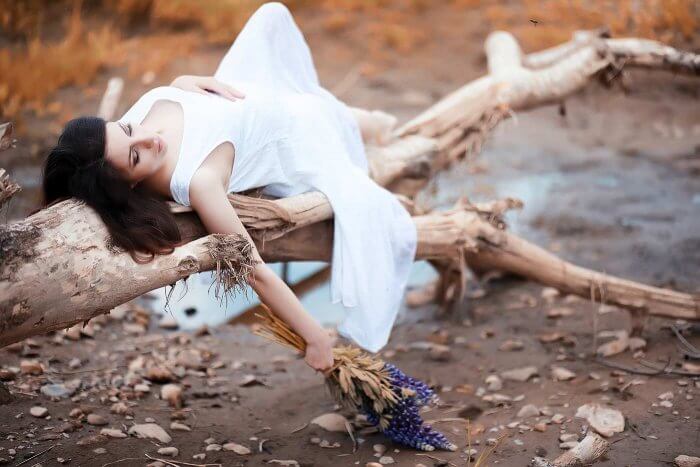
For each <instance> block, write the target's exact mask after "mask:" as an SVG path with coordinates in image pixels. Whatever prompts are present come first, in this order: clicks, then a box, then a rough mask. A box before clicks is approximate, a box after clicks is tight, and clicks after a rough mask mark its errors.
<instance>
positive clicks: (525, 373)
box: [501, 366, 538, 382]
mask: <svg viewBox="0 0 700 467" xmlns="http://www.w3.org/2000/svg"><path fill="white" fill-rule="evenodd" d="M536 374H538V370H537V367H534V366H526V367H522V368H514V369H512V370H508V371H504V372H502V373H501V377H502V378H503V379H506V380H508V381H519V382H525V381H527V380H528V379H530V378H531V377H533V376H535V375H536Z"/></svg>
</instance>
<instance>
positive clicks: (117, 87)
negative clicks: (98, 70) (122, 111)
mask: <svg viewBox="0 0 700 467" xmlns="http://www.w3.org/2000/svg"><path fill="white" fill-rule="evenodd" d="M123 90H124V80H123V79H121V78H118V77H113V78H110V79H109V81H108V82H107V89H106V90H105V93H104V95H103V96H102V100H101V101H100V107H99V108H98V110H97V116H98V117H101V118H104V119H105V120H111V119H112V117H113V116H114V112H116V111H117V105H118V104H119V98H120V97H121V95H122V91H123Z"/></svg>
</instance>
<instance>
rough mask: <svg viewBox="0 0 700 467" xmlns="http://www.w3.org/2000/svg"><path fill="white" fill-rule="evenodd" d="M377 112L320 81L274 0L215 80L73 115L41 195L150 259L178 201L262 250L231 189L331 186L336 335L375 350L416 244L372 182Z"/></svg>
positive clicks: (268, 274)
mask: <svg viewBox="0 0 700 467" xmlns="http://www.w3.org/2000/svg"><path fill="white" fill-rule="evenodd" d="M354 115H357V116H358V117H359V121H358V120H356V117H355V116H354ZM380 120H381V115H380V116H377V115H376V114H374V113H369V112H366V111H355V114H353V111H351V110H350V109H349V108H348V107H347V106H346V105H345V104H343V103H342V102H340V101H339V100H338V99H336V98H335V97H334V96H333V95H332V94H331V93H329V92H328V91H327V90H325V89H324V88H323V87H321V86H320V85H319V82H318V77H317V75H316V70H315V68H314V65H313V60H312V57H311V53H310V51H309V48H308V45H307V44H306V42H305V40H304V37H303V35H302V34H301V31H299V29H298V27H297V25H296V24H295V22H294V20H293V18H292V16H291V14H290V12H289V10H288V9H287V8H286V7H285V6H284V5H282V4H281V3H277V2H271V3H266V4H264V5H263V6H261V7H260V8H259V9H258V10H257V11H256V12H255V13H254V14H253V15H252V16H251V18H250V19H249V20H248V22H247V23H246V25H245V27H244V28H243V30H242V31H241V32H240V34H239V35H238V37H237V38H236V40H235V42H234V43H233V45H232V46H231V48H230V49H229V51H228V52H227V53H226V55H225V56H224V58H223V60H222V61H221V63H220V64H219V67H218V69H217V71H216V73H215V74H214V76H213V77H195V76H182V77H179V78H176V79H175V80H174V81H173V82H172V83H171V85H170V86H161V87H158V88H155V89H152V90H150V91H148V92H146V93H145V94H144V95H143V96H142V97H141V98H140V99H139V100H138V101H137V102H136V103H135V104H134V105H133V106H132V107H131V108H130V109H129V110H128V111H127V112H126V113H125V114H124V116H122V118H120V119H119V120H117V121H114V122H105V121H104V120H102V119H99V118H96V117H81V118H77V119H74V120H72V121H70V122H69V123H68V124H67V125H66V128H65V129H64V131H63V133H62V135H61V136H60V138H59V140H58V144H57V146H56V147H55V148H54V149H53V150H52V152H51V153H50V154H49V157H48V159H47V162H46V166H45V169H44V193H45V199H46V202H47V203H52V202H55V201H57V200H60V199H64V198H67V197H71V196H72V197H77V198H79V199H82V200H84V201H85V202H86V203H87V204H88V205H90V206H91V207H93V208H94V209H95V210H96V211H97V212H98V213H99V215H100V216H101V218H102V219H103V220H104V222H105V224H106V226H107V228H108V230H109V232H110V234H111V236H112V239H113V241H114V242H115V243H116V244H118V245H120V246H122V247H123V248H125V249H126V250H127V251H129V252H130V253H132V255H136V254H138V253H147V254H150V255H151V256H152V255H154V254H161V253H168V252H171V251H172V249H173V248H174V247H175V246H176V245H177V244H178V243H179V242H180V234H179V231H178V229H177V226H176V224H175V222H174V219H173V217H172V215H171V214H170V212H169V210H168V207H167V205H166V203H165V201H166V200H168V199H173V200H174V201H176V202H178V203H180V204H183V205H186V206H192V208H193V209H194V210H195V211H196V212H197V214H198V215H199V217H200V219H201V220H202V223H203V224H204V226H205V227H206V229H207V230H208V231H209V232H211V233H240V234H242V235H244V236H245V237H246V238H248V240H249V241H250V243H251V244H253V241H252V240H251V239H250V236H249V235H248V233H247V232H246V230H245V228H244V226H243V224H242V223H241V221H240V220H239V218H238V216H237V215H236V212H235V210H234V209H233V207H232V206H231V204H230V203H229V202H228V200H227V197H226V195H227V193H233V192H240V191H244V190H247V189H251V188H255V187H264V190H263V191H264V192H265V193H267V194H270V195H273V196H279V197H283V196H293V195H296V194H300V193H303V192H306V191H309V190H317V191H321V192H323V193H324V194H325V195H326V196H327V198H328V200H329V202H330V204H331V206H332V208H333V211H334V214H335V215H334V240H333V253H332V268H331V294H332V300H333V302H334V303H336V302H339V301H340V302H342V304H343V305H344V306H345V307H347V308H348V316H347V318H346V319H345V320H344V321H343V323H341V324H340V326H339V331H340V333H341V334H342V335H344V336H346V337H348V338H350V339H352V340H354V341H355V342H356V343H357V344H358V345H360V346H362V347H364V348H365V349H367V350H370V351H377V350H379V349H380V348H381V347H382V346H384V344H385V343H386V342H387V340H388V336H389V332H390V330H391V326H392V324H393V322H394V319H395V317H396V313H397V311H398V308H399V305H400V301H401V297H402V295H403V289H404V287H405V285H406V280H407V278H408V272H409V269H410V266H411V264H412V262H413V258H414V255H415V247H416V231H415V227H414V224H413V222H412V221H411V218H410V216H409V214H408V213H407V212H406V210H405V209H404V208H403V207H402V206H401V204H400V203H399V202H398V201H397V200H396V198H395V197H394V195H392V194H391V193H390V192H388V191H386V190H384V189H383V188H381V187H379V186H378V185H377V184H375V183H374V182H373V181H372V180H371V179H370V178H369V177H368V176H367V171H368V167H367V159H366V156H365V152H364V146H363V142H362V137H363V133H368V132H369V128H370V127H371V126H373V125H374V126H376V125H375V124H376V123H377V122H378V121H379V123H380V124H381V123H382V121H386V120H381V121H380ZM360 127H362V129H361V128H360ZM362 130H366V131H364V132H363V131H362ZM365 136H366V135H365ZM253 250H254V252H253V254H254V258H255V259H256V260H257V261H258V264H257V266H256V268H255V271H254V280H252V281H251V282H250V284H251V286H252V287H253V289H254V290H255V291H256V293H257V294H258V296H259V297H260V299H261V301H262V302H263V303H265V304H266V305H268V306H269V308H270V309H271V310H272V311H273V312H274V313H275V314H277V315H278V316H280V317H281V318H282V319H284V320H285V321H286V322H287V323H289V324H290V326H291V327H292V328H293V329H295V330H296V331H297V332H298V333H299V334H300V335H301V336H302V337H303V338H304V339H305V340H306V342H307V345H308V346H307V350H306V355H305V360H306V362H307V363H308V364H309V365H310V366H311V367H312V368H314V369H317V370H326V369H328V368H330V367H331V366H332V363H333V358H332V352H331V340H330V337H329V335H328V334H327V333H326V332H325V331H324V330H323V328H321V327H320V326H319V325H318V324H317V322H316V321H315V320H314V319H313V318H312V317H311V316H310V315H309V314H308V313H307V312H306V311H305V310H304V309H303V307H302V305H301V303H300V302H299V300H298V299H297V297H296V296H295V295H294V294H293V292H292V291H291V290H290V289H289V287H288V286H287V285H286V284H285V283H284V282H283V281H282V280H281V279H279V278H278V277H277V276H276V275H275V274H274V273H273V272H272V271H271V270H270V269H269V268H268V267H267V266H266V265H265V264H264V263H263V262H262V259H261V258H260V255H259V253H258V251H257V250H256V249H255V247H253Z"/></svg>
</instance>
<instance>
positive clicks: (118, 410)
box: [109, 402, 132, 415]
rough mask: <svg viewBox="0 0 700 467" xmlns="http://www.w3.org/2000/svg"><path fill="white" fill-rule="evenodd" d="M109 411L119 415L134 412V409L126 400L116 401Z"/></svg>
mask: <svg viewBox="0 0 700 467" xmlns="http://www.w3.org/2000/svg"><path fill="white" fill-rule="evenodd" d="M109 411H110V412H112V413H114V414H117V415H126V414H131V413H132V410H131V409H130V408H129V406H128V405H126V404H125V403H124V402H115V403H114V404H112V406H111V407H110V408H109Z"/></svg>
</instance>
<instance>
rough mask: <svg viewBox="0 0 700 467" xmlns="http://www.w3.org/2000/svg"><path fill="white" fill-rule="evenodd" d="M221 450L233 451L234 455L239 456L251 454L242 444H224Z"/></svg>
mask: <svg viewBox="0 0 700 467" xmlns="http://www.w3.org/2000/svg"><path fill="white" fill-rule="evenodd" d="M222 448H223V449H224V451H233V452H235V453H236V454H240V455H241V456H245V455H247V454H250V453H251V450H250V449H248V448H247V447H245V446H243V445H242V444H237V443H233V442H231V443H226V444H224V445H223V446H222Z"/></svg>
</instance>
